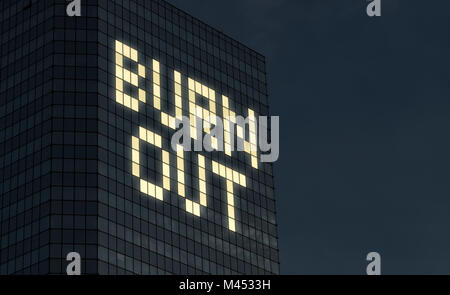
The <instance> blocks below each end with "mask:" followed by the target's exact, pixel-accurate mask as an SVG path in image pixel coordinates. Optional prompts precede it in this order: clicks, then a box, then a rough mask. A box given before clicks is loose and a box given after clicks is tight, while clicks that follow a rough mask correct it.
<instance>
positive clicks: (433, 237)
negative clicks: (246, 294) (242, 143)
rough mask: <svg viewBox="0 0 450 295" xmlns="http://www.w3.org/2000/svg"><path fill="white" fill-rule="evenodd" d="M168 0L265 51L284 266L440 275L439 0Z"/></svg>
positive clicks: (448, 146)
mask: <svg viewBox="0 0 450 295" xmlns="http://www.w3.org/2000/svg"><path fill="white" fill-rule="evenodd" d="M169 2H170V3H172V4H174V5H175V6H177V7H179V8H181V9H183V10H185V11H187V12H188V13H190V14H191V15H193V16H195V17H197V18H199V19H200V20H202V21H204V22H206V23H207V24H209V25H211V26H213V27H215V28H217V29H219V30H221V31H223V32H225V33H226V34H227V35H229V36H231V37H232V38H234V39H236V40H238V41H241V42H242V43H244V44H246V45H247V46H249V47H250V48H252V49H255V50H256V51H258V52H260V53H262V54H264V55H265V56H266V57H267V63H268V68H267V70H268V83H269V93H270V94H269V100H270V102H271V113H272V115H279V116H280V122H281V142H280V145H281V150H280V159H279V160H278V162H277V163H276V164H275V169H276V170H275V173H276V175H275V183H276V197H277V206H278V224H279V244H280V257H281V271H282V273H283V274H364V273H365V268H366V265H367V262H366V261H365V256H366V254H367V253H368V252H370V251H377V252H379V253H380V254H381V257H382V262H381V267H382V273H383V274H435V273H436V274H442V273H445V274H450V235H449V229H450V157H449V152H450V140H449V133H450V132H449V130H450V115H449V111H450V58H449V54H450V35H449V28H450V16H449V14H450V1H444V0H434V1H424V0H420V1H418V0H382V16H381V17H379V18H369V17H368V16H367V15H366V12H365V7H366V5H367V3H368V2H366V0H339V1H337V0H320V1H319V0H226V1H218V0H189V1H186V0H170V1H169Z"/></svg>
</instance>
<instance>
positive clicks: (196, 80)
mask: <svg viewBox="0 0 450 295" xmlns="http://www.w3.org/2000/svg"><path fill="white" fill-rule="evenodd" d="M68 4H69V1H64V0H39V1H34V0H18V1H17V0H15V1H10V0H4V1H1V2H0V8H1V11H0V23H1V26H0V29H1V32H0V39H1V41H0V42H1V44H0V54H1V64H0V196H1V197H0V198H1V199H0V222H1V227H0V274H12V273H18V274H28V273H41V274H47V273H50V274H61V273H65V272H66V266H67V265H68V263H69V262H68V261H66V255H67V254H68V253H70V252H78V253H79V254H80V256H81V258H82V262H81V266H82V271H81V272H82V273H83V274H277V273H279V258H278V240H277V239H278V237H277V225H276V214H275V211H276V210H275V197H274V185H273V169H272V164H271V163H261V162H260V161H259V157H258V156H259V152H257V151H256V150H255V149H254V147H255V146H256V125H254V124H253V121H252V119H251V118H256V117H257V116H260V115H268V114H269V108H268V96H267V84H266V72H265V58H264V57H263V56H262V55H260V54H258V53H257V52H255V51H253V50H251V49H249V48H247V47H245V46H244V45H242V44H241V43H239V42H237V41H234V40H232V39H231V38H229V37H228V36H226V35H224V34H223V33H220V32H219V31H217V30H215V29H213V28H211V27H210V26H208V25H206V24H204V23H202V22H200V21H199V20H197V19H195V18H193V17H192V16H190V15H188V14H187V13H185V12H182V11H180V10H178V9H177V8H175V7H173V6H172V5H170V4H168V3H167V2H165V1H155V0H152V1H144V0H135V1H132V0H111V1H98V2H97V1H89V0H86V1H82V15H81V16H73V17H69V16H67V14H66V7H67V5H68ZM239 115H240V116H243V117H247V116H249V118H250V123H249V124H248V127H247V128H245V130H242V129H241V130H239V128H238V129H237V130H236V132H235V133H236V136H237V137H241V138H242V139H243V140H245V151H242V152H239V151H231V149H230V134H233V133H234V132H231V131H232V130H227V128H226V127H225V131H224V143H225V144H224V151H218V150H214V151H212V152H207V151H185V150H174V149H172V148H171V137H172V135H173V134H174V132H175V131H176V118H179V117H181V116H187V117H189V118H191V124H192V126H191V127H192V130H195V127H196V126H195V124H194V123H193V122H195V121H196V119H198V118H200V119H201V120H202V122H203V124H204V126H203V127H204V132H205V133H208V132H210V130H211V128H212V127H213V126H214V125H215V123H216V122H215V121H214V119H210V118H212V117H214V116H217V117H219V118H223V119H225V120H226V118H231V119H230V120H233V119H232V118H233V117H235V116H239ZM255 124H256V123H255ZM191 136H192V139H193V140H195V139H196V138H195V133H194V132H192V133H191Z"/></svg>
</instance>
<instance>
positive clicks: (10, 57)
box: [0, 0, 53, 275]
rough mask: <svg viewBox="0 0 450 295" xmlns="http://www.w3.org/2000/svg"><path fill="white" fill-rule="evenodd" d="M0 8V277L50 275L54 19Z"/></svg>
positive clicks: (43, 6) (36, 9) (46, 10)
mask: <svg viewBox="0 0 450 295" xmlns="http://www.w3.org/2000/svg"><path fill="white" fill-rule="evenodd" d="M31 2H32V1H25V0H15V1H10V0H4V1H0V275H4V274H11V273H35V274H36V273H48V270H49V263H48V262H49V261H48V257H49V236H50V217H49V215H50V207H51V206H50V185H51V176H50V168H51V147H50V145H51V134H50V132H51V120H50V117H51V97H52V94H51V86H52V84H51V83H52V81H51V64H52V55H51V54H52V47H51V44H50V42H51V40H52V31H51V27H52V17H53V7H52V5H50V3H49V1H39V2H37V1H34V2H35V3H34V5H31Z"/></svg>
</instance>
